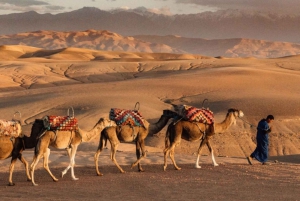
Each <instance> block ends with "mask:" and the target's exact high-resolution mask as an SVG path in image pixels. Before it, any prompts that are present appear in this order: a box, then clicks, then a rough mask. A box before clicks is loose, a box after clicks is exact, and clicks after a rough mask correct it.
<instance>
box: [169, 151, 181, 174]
mask: <svg viewBox="0 0 300 201" xmlns="http://www.w3.org/2000/svg"><path fill="white" fill-rule="evenodd" d="M175 146H176V145H175ZM175 146H171V149H170V151H169V153H170V158H171V160H172V162H173V165H174V167H175V169H176V170H181V168H180V167H178V166H177V164H176V161H175Z"/></svg>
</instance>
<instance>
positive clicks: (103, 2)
mask: <svg viewBox="0 0 300 201" xmlns="http://www.w3.org/2000/svg"><path fill="white" fill-rule="evenodd" d="M83 7H96V8H99V9H101V10H112V9H120V8H122V9H134V8H137V7H145V8H147V9H148V11H150V12H154V13H158V14H165V15H174V14H194V13H201V12H205V11H213V12H214V11H217V10H223V9H246V10H256V11H262V12H275V13H282V14H297V15H299V11H300V0H0V15H5V14H10V13H22V12H28V11H36V12H38V13H40V14H43V13H51V14H57V13H63V12H70V11H73V10H78V9H80V8H83Z"/></svg>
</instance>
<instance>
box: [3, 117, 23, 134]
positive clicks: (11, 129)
mask: <svg viewBox="0 0 300 201" xmlns="http://www.w3.org/2000/svg"><path fill="white" fill-rule="evenodd" d="M0 136H9V137H14V138H16V137H23V135H22V127H21V124H20V122H19V121H17V120H10V121H7V120H1V119H0Z"/></svg>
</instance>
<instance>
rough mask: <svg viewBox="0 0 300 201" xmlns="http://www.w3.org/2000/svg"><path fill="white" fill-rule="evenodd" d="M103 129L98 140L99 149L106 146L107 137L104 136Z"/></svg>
mask: <svg viewBox="0 0 300 201" xmlns="http://www.w3.org/2000/svg"><path fill="white" fill-rule="evenodd" d="M104 132H105V129H104V130H103V131H102V132H101V136H100V141H99V148H98V149H100V150H101V151H102V150H103V148H104V146H105V147H106V146H107V138H106V137H105V134H104Z"/></svg>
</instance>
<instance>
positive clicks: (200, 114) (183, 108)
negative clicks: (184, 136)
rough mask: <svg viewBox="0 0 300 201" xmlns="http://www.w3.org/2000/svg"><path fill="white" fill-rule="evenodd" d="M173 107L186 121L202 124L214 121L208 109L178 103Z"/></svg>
mask: <svg viewBox="0 0 300 201" xmlns="http://www.w3.org/2000/svg"><path fill="white" fill-rule="evenodd" d="M175 109H176V112H178V114H179V115H181V116H182V117H183V119H185V120H187V121H196V122H200V123H204V124H213V123H214V114H213V112H212V111H210V110H209V109H206V108H196V107H193V106H188V105H179V106H177V107H176V108H175Z"/></svg>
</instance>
